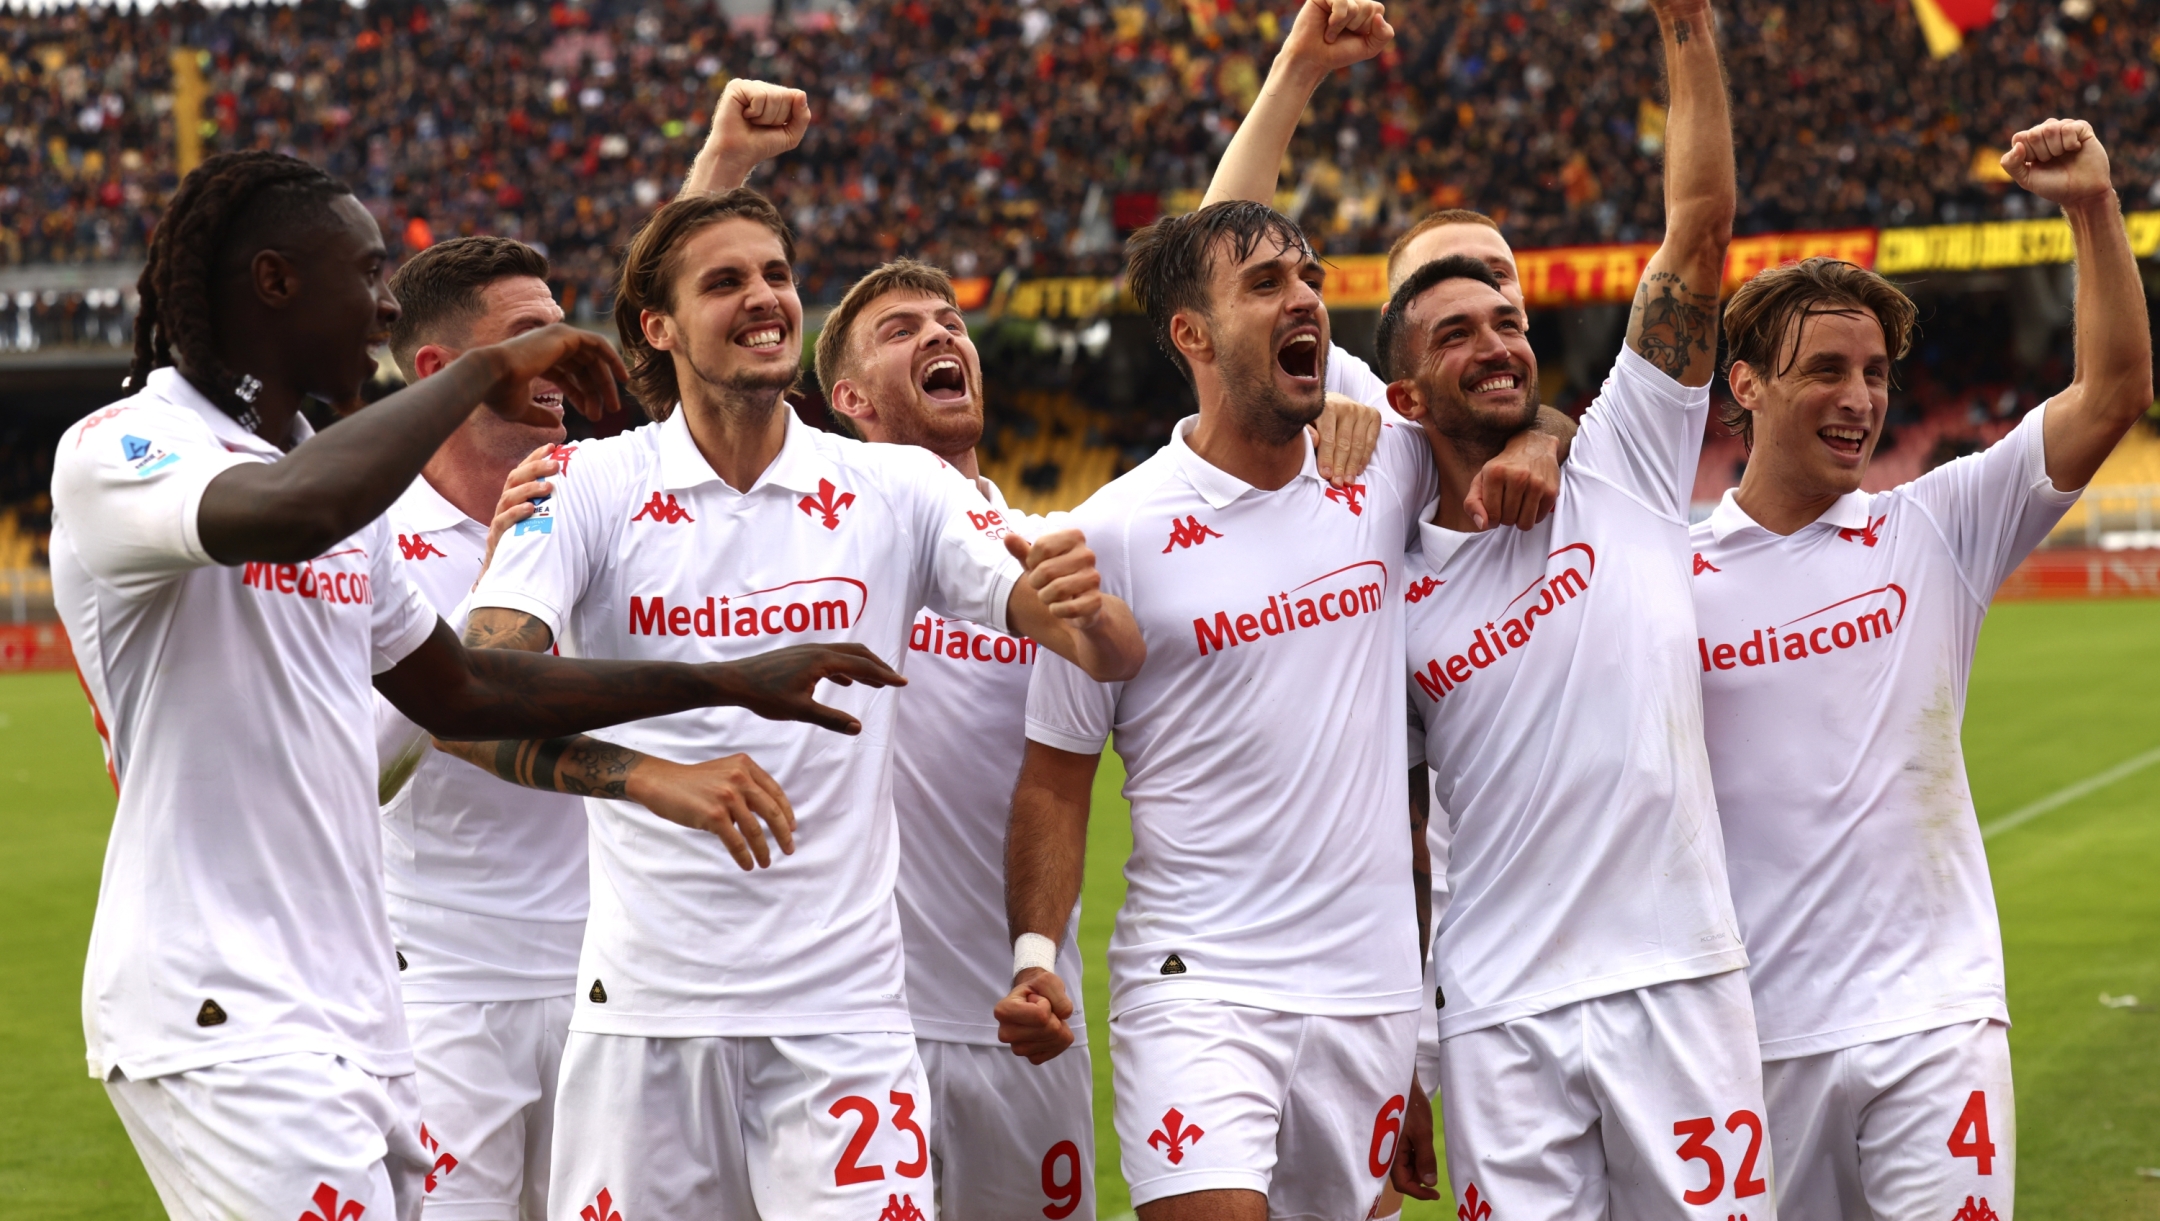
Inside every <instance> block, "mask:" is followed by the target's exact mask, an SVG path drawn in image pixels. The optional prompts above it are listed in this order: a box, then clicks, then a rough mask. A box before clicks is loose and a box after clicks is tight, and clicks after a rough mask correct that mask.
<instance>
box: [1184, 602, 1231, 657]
mask: <svg viewBox="0 0 2160 1221" xmlns="http://www.w3.org/2000/svg"><path fill="white" fill-rule="evenodd" d="M1192 626H1193V639H1194V640H1195V641H1196V642H1197V643H1198V644H1199V645H1200V656H1202V657H1205V656H1207V655H1208V649H1210V648H1213V649H1214V650H1215V651H1216V652H1218V653H1220V652H1222V651H1223V650H1224V649H1225V648H1228V647H1229V646H1231V645H1233V644H1236V643H1237V629H1236V628H1234V627H1232V626H1230V614H1229V612H1228V611H1216V612H1215V626H1214V630H1213V631H1210V630H1208V621H1207V620H1205V619H1195V620H1193V621H1192Z"/></svg>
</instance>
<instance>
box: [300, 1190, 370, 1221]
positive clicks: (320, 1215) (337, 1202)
mask: <svg viewBox="0 0 2160 1221" xmlns="http://www.w3.org/2000/svg"><path fill="white" fill-rule="evenodd" d="M314 1200H315V1207H314V1208H313V1209H312V1210H310V1211H308V1212H304V1213H301V1214H300V1221H360V1214H362V1213H364V1212H366V1211H367V1205H365V1204H362V1203H361V1202H360V1201H358V1200H341V1199H339V1198H338V1190H337V1188H335V1187H332V1186H331V1185H330V1184H328V1183H317V1184H315V1196H314Z"/></svg>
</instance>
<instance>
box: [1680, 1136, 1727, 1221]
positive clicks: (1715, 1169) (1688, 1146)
mask: <svg viewBox="0 0 2160 1221" xmlns="http://www.w3.org/2000/svg"><path fill="white" fill-rule="evenodd" d="M1715 1131H1717V1120H1715V1119H1712V1118H1710V1117H1709V1116H1708V1115H1705V1116H1703V1117H1702V1118H1701V1119H1683V1120H1681V1121H1680V1122H1679V1123H1676V1124H1674V1125H1673V1126H1672V1134H1673V1135H1674V1136H1685V1137H1687V1139H1686V1140H1684V1141H1682V1142H1681V1143H1680V1150H1679V1152H1680V1160H1681V1161H1683V1162H1701V1163H1703V1164H1704V1165H1705V1166H1708V1167H1709V1168H1710V1182H1709V1185H1708V1186H1706V1187H1704V1188H1703V1189H1702V1190H1701V1191H1689V1192H1682V1193H1681V1195H1680V1198H1681V1199H1683V1200H1686V1201H1687V1202H1688V1203H1690V1204H1708V1203H1709V1202H1710V1201H1712V1200H1715V1199H1717V1198H1718V1195H1719V1193H1720V1192H1723V1191H1724V1190H1725V1159H1724V1158H1721V1157H1719V1156H1718V1151H1717V1150H1715V1149H1713V1148H1711V1147H1710V1141H1709V1136H1710V1134H1711V1133H1712V1132H1715Z"/></svg>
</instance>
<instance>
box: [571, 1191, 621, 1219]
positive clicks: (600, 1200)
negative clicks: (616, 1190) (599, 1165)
mask: <svg viewBox="0 0 2160 1221" xmlns="http://www.w3.org/2000/svg"><path fill="white" fill-rule="evenodd" d="M578 1218H579V1221H622V1214H621V1213H619V1212H616V1211H615V1201H614V1200H612V1199H609V1198H608V1190H607V1188H605V1187H603V1188H601V1189H600V1194H599V1195H597V1196H595V1197H593V1202H592V1203H590V1204H587V1205H586V1206H585V1207H583V1208H581V1209H579V1210H578Z"/></svg>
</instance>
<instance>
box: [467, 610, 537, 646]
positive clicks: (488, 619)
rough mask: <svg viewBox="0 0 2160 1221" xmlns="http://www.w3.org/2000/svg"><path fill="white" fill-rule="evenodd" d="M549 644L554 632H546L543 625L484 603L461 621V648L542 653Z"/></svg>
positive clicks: (521, 614) (531, 618) (528, 617)
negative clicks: (466, 618)
mask: <svg viewBox="0 0 2160 1221" xmlns="http://www.w3.org/2000/svg"><path fill="white" fill-rule="evenodd" d="M553 643H555V641H554V633H552V632H550V631H548V626H547V624H545V623H542V622H540V620H539V618H538V617H537V616H533V615H528V614H525V613H524V612H522V611H514V610H505V609H503V608H502V607H499V606H485V607H482V608H480V609H479V610H476V611H474V612H473V613H472V618H471V619H469V620H467V621H466V623H465V647H466V648H468V649H517V650H519V651H521V652H526V653H545V652H547V649H548V646H549V645H551V644H553Z"/></svg>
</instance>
